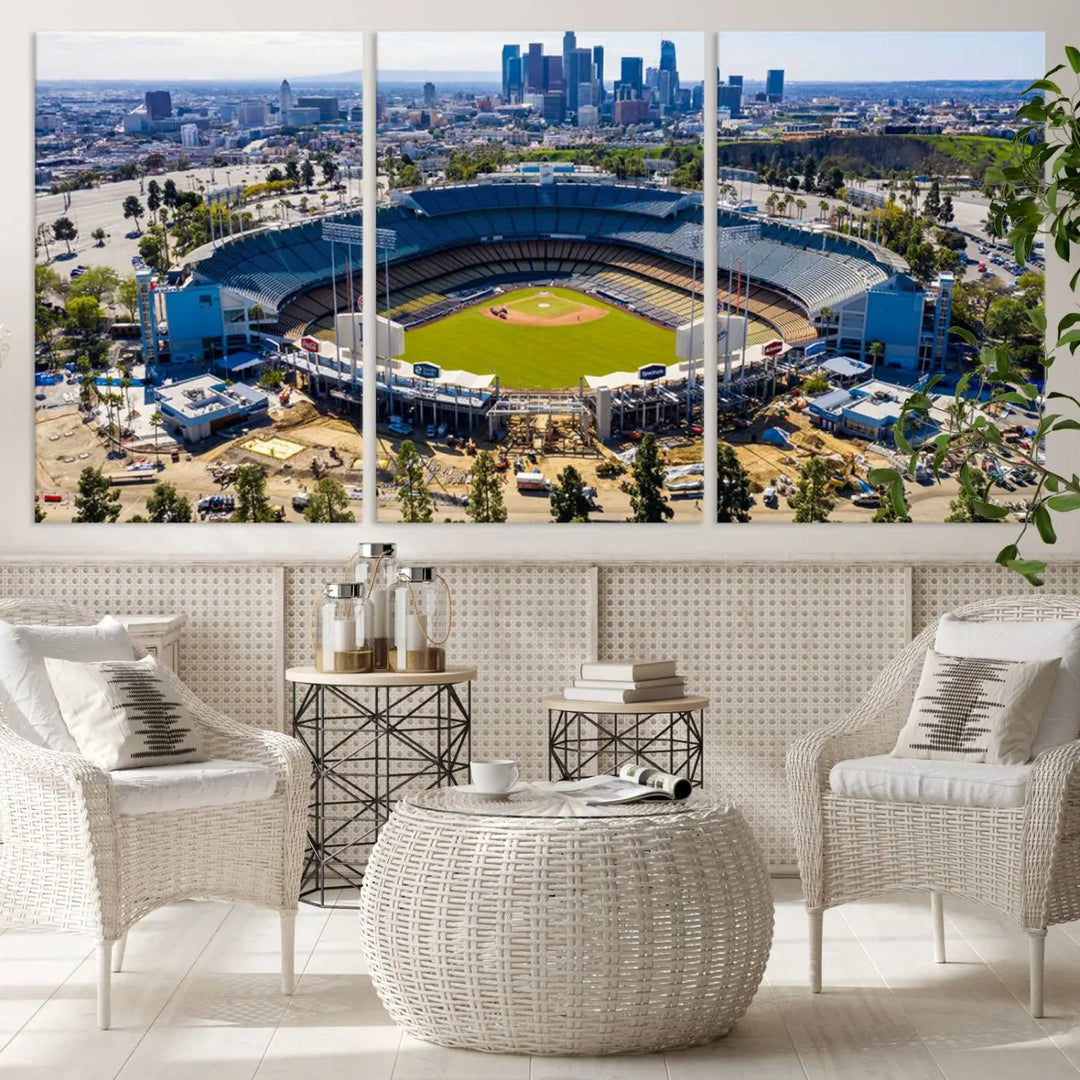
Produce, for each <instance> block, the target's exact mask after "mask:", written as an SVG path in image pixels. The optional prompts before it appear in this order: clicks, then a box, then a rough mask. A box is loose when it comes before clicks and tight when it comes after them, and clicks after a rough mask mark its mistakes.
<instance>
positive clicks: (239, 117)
mask: <svg viewBox="0 0 1080 1080" xmlns="http://www.w3.org/2000/svg"><path fill="white" fill-rule="evenodd" d="M236 122H237V124H239V126H240V127H242V128H253V127H263V126H264V125H265V124H266V102H265V101H254V100H250V101H241V102H240V104H239V105H238V106H237V108H236Z"/></svg>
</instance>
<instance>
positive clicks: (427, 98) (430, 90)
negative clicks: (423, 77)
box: [424, 82, 435, 109]
mask: <svg viewBox="0 0 1080 1080" xmlns="http://www.w3.org/2000/svg"><path fill="white" fill-rule="evenodd" d="M424 107H425V108H427V109H432V108H434V107H435V84H434V83H433V82H426V83H424Z"/></svg>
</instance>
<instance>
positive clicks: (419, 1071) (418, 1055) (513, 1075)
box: [394, 1035, 529, 1080]
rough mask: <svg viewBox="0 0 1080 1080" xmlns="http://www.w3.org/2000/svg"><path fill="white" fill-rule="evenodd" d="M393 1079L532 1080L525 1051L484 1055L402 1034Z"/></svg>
mask: <svg viewBox="0 0 1080 1080" xmlns="http://www.w3.org/2000/svg"><path fill="white" fill-rule="evenodd" d="M394 1080H529V1059H528V1057H527V1056H526V1055H524V1054H482V1053H480V1052H479V1051H476V1050H459V1049H457V1048H456V1047H452V1046H435V1045H434V1044H432V1043H426V1042H421V1041H420V1040H419V1039H414V1038H412V1036H410V1035H403V1036H402V1037H401V1046H400V1047H399V1048H398V1057H397V1065H396V1066H395V1068H394Z"/></svg>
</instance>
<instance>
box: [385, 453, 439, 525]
mask: <svg viewBox="0 0 1080 1080" xmlns="http://www.w3.org/2000/svg"><path fill="white" fill-rule="evenodd" d="M394 479H395V480H396V481H397V486H398V492H397V498H398V502H399V503H400V505H401V520H402V521H407V522H410V523H411V522H427V521H431V518H432V513H433V511H434V508H435V507H434V503H433V501H432V498H431V492H429V491H428V489H427V484H426V483H425V478H424V461H423V458H421V457H420V454H419V453H418V452H417V449H416V444H415V443H414V442H413V441H412V439H405V440H404V441H403V442H402V444H401V449H400V450H399V451H398V459H397V471H396V473H395V475H394Z"/></svg>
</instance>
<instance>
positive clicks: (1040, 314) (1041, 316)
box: [1027, 308, 1046, 332]
mask: <svg viewBox="0 0 1080 1080" xmlns="http://www.w3.org/2000/svg"><path fill="white" fill-rule="evenodd" d="M1027 317H1028V318H1029V319H1030V320H1031V325H1032V326H1034V327H1035V329H1036V330H1038V331H1040V332H1043V331H1045V330H1046V312H1045V311H1044V310H1043V309H1042V308H1032V309H1031V310H1030V311H1029V312H1028V313H1027Z"/></svg>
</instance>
